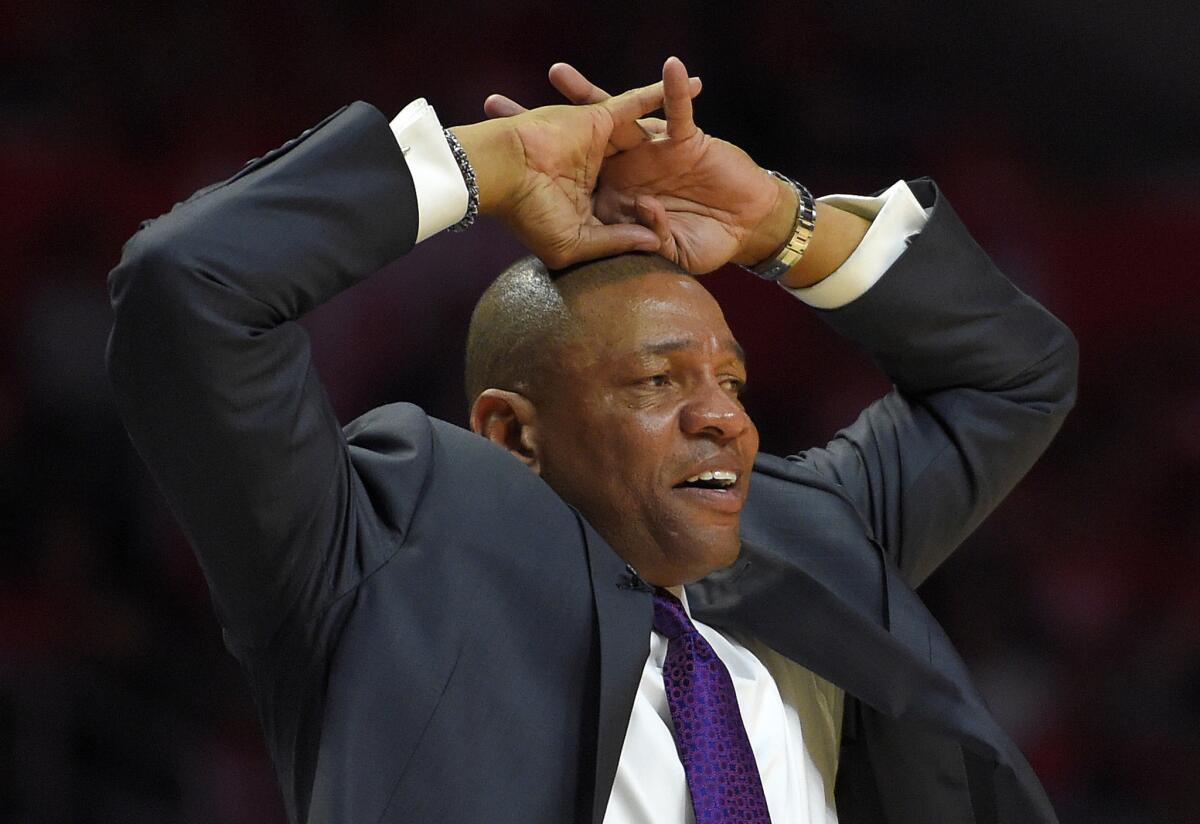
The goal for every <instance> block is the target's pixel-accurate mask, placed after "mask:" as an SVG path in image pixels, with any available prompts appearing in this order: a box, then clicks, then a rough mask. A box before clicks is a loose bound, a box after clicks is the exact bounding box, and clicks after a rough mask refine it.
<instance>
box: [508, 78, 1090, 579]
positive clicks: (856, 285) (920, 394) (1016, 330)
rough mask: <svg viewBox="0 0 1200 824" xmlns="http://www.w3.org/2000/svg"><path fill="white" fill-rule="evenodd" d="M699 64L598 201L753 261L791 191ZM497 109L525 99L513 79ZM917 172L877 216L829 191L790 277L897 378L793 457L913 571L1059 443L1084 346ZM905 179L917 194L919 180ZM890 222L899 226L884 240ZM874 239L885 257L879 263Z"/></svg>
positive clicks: (788, 218)
mask: <svg viewBox="0 0 1200 824" xmlns="http://www.w3.org/2000/svg"><path fill="white" fill-rule="evenodd" d="M686 77H687V74H686V70H685V69H684V67H683V65H682V63H679V61H677V60H674V59H672V60H671V61H668V63H667V65H666V66H665V67H664V73H663V80H664V84H665V100H666V107H665V108H666V118H665V120H642V121H640V122H641V125H642V127H643V129H644V130H645V131H647V132H648V133H650V134H653V135H654V136H655V138H656V139H654V140H652V141H650V142H648V143H646V144H643V145H641V146H638V147H636V148H635V149H633V150H632V151H630V152H627V153H626V154H623V155H621V156H620V157H618V158H615V159H614V160H613V161H612V162H610V163H608V164H606V166H605V169H604V172H603V174H602V175H601V186H600V189H599V191H598V193H597V196H596V200H597V211H598V212H599V213H600V214H601V215H603V216H605V217H606V219H611V220H631V221H637V222H640V223H642V224H644V225H646V226H649V227H651V228H653V229H654V230H655V232H656V234H658V236H659V238H660V240H661V242H662V248H661V250H660V252H659V254H662V255H663V256H665V257H669V258H671V259H673V260H675V261H676V262H677V263H679V264H680V265H681V266H684V267H685V268H687V269H688V270H689V271H692V272H695V273H697V274H700V273H704V272H707V271H711V270H713V269H715V268H717V267H719V266H721V265H723V264H725V263H726V262H729V261H732V262H734V263H739V264H742V265H753V264H756V263H758V262H760V261H763V260H764V259H767V258H769V257H771V256H772V255H773V254H774V253H775V251H776V250H777V249H779V248H780V247H781V246H782V245H783V243H784V241H785V240H787V238H788V236H789V234H790V232H791V229H792V225H793V222H794V219H795V215H796V205H795V204H796V200H795V197H794V194H792V191H791V189H790V187H788V186H787V185H785V184H783V183H781V182H780V181H778V180H777V179H776V178H773V177H770V176H769V175H768V174H767V173H766V172H765V171H764V170H762V169H761V168H759V167H758V165H757V164H755V163H754V161H753V160H752V159H751V158H750V157H749V156H748V155H747V154H746V153H745V152H743V151H742V150H741V149H739V148H738V147H736V146H733V145H731V144H729V143H726V142H725V141H721V140H718V139H715V138H712V137H711V136H708V135H705V134H704V133H703V132H702V131H701V130H700V129H699V128H698V127H697V126H696V125H695V123H694V122H693V119H692V106H691V99H690V97H688V96H687V95H685V94H684V93H683V92H684V86H683V81H684V79H685V78H686ZM550 79H551V82H552V83H553V85H554V86H555V87H556V88H557V89H558V90H559V91H560V92H562V93H563V94H564V95H565V96H566V97H567V98H568V99H569V100H572V101H573V102H575V103H578V104H587V103H594V102H596V101H600V100H604V99H606V97H607V95H606V93H605V92H604V91H603V90H602V89H600V88H599V87H597V86H595V85H593V84H592V83H591V82H589V81H588V80H587V79H586V78H584V76H583V75H582V74H580V73H579V72H578V71H577V70H575V69H573V68H572V67H570V66H567V65H565V64H556V65H555V66H554V67H553V68H552V69H551V71H550ZM487 109H488V113H489V114H492V115H505V114H511V113H514V112H519V111H521V110H522V109H521V107H520V106H519V105H518V104H516V103H515V102H513V101H511V100H509V99H507V98H503V97H500V96H495V97H493V98H490V99H489V101H488V105H487ZM912 188H913V190H914V192H915V194H916V195H917V198H918V199H919V201H920V205H919V206H918V205H916V204H915V203H913V204H912V207H911V208H912V209H914V210H916V213H917V217H916V220H915V221H909V222H908V223H907V224H905V223H904V221H888V222H889V223H895V224H897V225H903V226H906V227H907V228H902V229H898V228H897V226H896V225H892V226H889V227H888V228H886V229H885V228H884V226H883V225H882V224H881V225H880V226H879V227H877V229H876V231H875V232H874V233H873V234H872V233H870V232H869V230H870V229H871V228H872V226H873V224H872V223H871V221H870V220H869V219H867V218H866V217H864V216H862V215H860V214H855V213H854V212H853V211H849V210H846V209H842V208H837V207H835V206H833V205H831V204H828V203H820V202H818V203H817V220H816V230H815V232H814V234H813V236H812V240H811V242H810V243H809V246H808V249H807V251H806V252H805V254H804V256H803V257H802V258H801V260H800V262H799V263H798V264H797V265H795V266H793V267H792V269H791V270H789V271H788V272H787V273H786V274H785V275H783V277H782V278H781V279H780V281H779V282H780V283H781V285H783V286H785V287H788V288H791V289H794V290H798V291H797V292H796V294H797V296H798V297H801V299H804V300H806V301H808V302H810V303H813V304H814V305H815V306H817V307H819V308H821V309H822V312H821V314H822V317H823V319H825V320H826V321H827V322H828V323H830V325H832V326H833V327H834V328H835V329H837V330H838V331H839V332H841V333H842V334H843V335H845V336H846V337H848V338H850V339H851V340H853V341H855V342H856V343H858V344H859V345H861V346H863V347H864V348H866V349H867V351H869V352H870V353H871V355H872V356H873V357H874V359H875V360H876V362H877V363H878V364H879V365H880V367H881V368H882V369H883V370H884V371H885V372H886V373H887V375H888V376H889V377H890V378H891V379H892V381H893V382H894V383H895V386H896V389H895V390H894V391H893V392H891V393H890V394H888V395H887V396H886V397H884V398H882V399H881V400H879V401H877V402H876V403H874V404H872V405H871V406H870V407H868V408H867V409H866V410H864V412H863V413H862V414H861V416H860V417H859V418H858V420H857V421H855V423H854V424H853V425H851V426H850V427H848V428H847V429H845V430H844V431H842V432H841V433H839V434H838V435H837V437H836V438H835V439H834V440H833V441H832V442H831V443H830V444H829V445H828V446H826V447H825V448H821V449H811V450H808V451H806V452H803V453H800V454H799V455H796V456H794V457H793V458H792V460H794V461H797V462H800V463H802V464H804V465H806V466H807V467H809V468H811V469H813V470H814V471H816V472H818V473H820V474H821V475H823V476H825V477H826V478H830V479H832V480H834V481H835V482H837V483H838V484H839V485H840V486H841V488H842V489H843V490H844V492H845V493H846V494H847V496H848V497H850V498H851V500H852V501H853V502H854V504H855V506H856V508H857V509H858V511H859V513H860V514H861V516H862V518H863V521H864V526H865V528H866V529H867V530H868V531H869V532H870V533H871V534H872V536H873V537H875V538H876V539H877V540H878V541H879V542H880V544H881V545H882V546H883V547H884V549H885V550H886V551H887V552H888V554H889V555H890V556H891V557H892V559H893V560H894V561H895V562H896V563H897V564H898V565H899V567H900V569H901V571H902V572H903V574H904V575H905V578H906V579H907V580H908V582H909V583H910V584H913V585H916V584H918V583H920V582H921V581H922V580H924V579H925V578H926V577H927V576H928V575H929V573H930V572H932V571H933V570H934V569H935V568H936V567H937V566H938V564H940V563H941V562H942V561H943V560H945V558H946V557H947V556H948V555H949V554H950V552H952V551H953V550H954V548H955V547H957V546H958V545H959V543H961V541H962V540H963V539H964V538H965V537H966V536H967V535H968V534H970V532H971V531H972V530H973V529H974V528H975V527H976V526H978V524H979V522H980V521H981V520H982V519H983V518H984V517H985V516H986V515H987V514H988V513H989V512H991V510H992V509H994V508H995V506H996V505H997V504H998V503H999V502H1000V501H1001V500H1002V499H1003V498H1004V496H1005V495H1006V494H1007V493H1008V492H1009V491H1010V490H1011V489H1012V488H1013V486H1014V485H1015V484H1016V483H1017V481H1018V480H1020V478H1021V477H1022V476H1023V475H1024V474H1025V473H1026V472H1027V471H1028V470H1029V468H1030V467H1031V466H1032V464H1033V462H1034V461H1035V460H1036V459H1037V457H1038V456H1039V455H1040V454H1041V453H1042V452H1043V451H1044V450H1045V448H1046V446H1047V445H1048V444H1049V442H1050V440H1051V439H1052V438H1053V436H1054V434H1055V433H1056V432H1057V431H1058V428H1059V427H1060V426H1061V424H1062V421H1063V418H1064V417H1065V415H1066V413H1067V412H1068V411H1069V410H1070V408H1071V406H1072V405H1073V403H1074V398H1075V379H1076V367H1077V364H1076V361H1077V351H1076V343H1075V340H1074V338H1073V336H1072V335H1071V333H1070V331H1069V330H1067V328H1066V327H1065V326H1063V324H1062V323H1060V322H1059V321H1058V320H1057V319H1056V318H1054V317H1053V316H1052V315H1051V314H1050V313H1049V312H1047V311H1046V310H1045V309H1044V308H1042V307H1041V306H1039V305H1038V304H1037V303H1036V302H1035V301H1033V300H1032V299H1030V298H1029V297H1028V296H1026V295H1024V294H1022V293H1021V292H1020V291H1019V290H1018V289H1016V288H1015V287H1014V286H1013V285H1012V284H1011V283H1010V282H1009V281H1008V280H1007V279H1005V278H1004V277H1003V275H1001V274H1000V273H999V272H998V271H997V270H996V268H995V266H994V265H993V264H992V263H991V261H990V260H989V259H988V257H987V255H986V254H985V253H984V252H983V251H982V250H980V249H979V247H978V246H977V245H976V244H975V243H974V241H973V240H972V239H971V237H970V235H969V234H968V233H967V231H966V229H965V228H964V227H963V226H962V224H961V223H960V222H959V220H958V218H957V217H956V216H955V215H954V212H953V210H952V209H951V208H950V206H949V204H947V203H946V202H945V199H944V198H942V197H941V196H940V195H939V194H938V191H937V189H936V187H935V186H934V185H933V184H932V183H931V182H929V181H919V182H915V183H914V184H913V186H912ZM897 194H898V195H900V196H903V197H905V198H908V199H909V200H910V201H911V195H910V194H909V193H908V191H907V189H904V188H903V187H900V191H899V192H898V193H897ZM897 205H903V204H901V203H899V201H897ZM922 208H924V209H926V210H928V219H927V220H926V215H925V214H924V212H923V211H922ZM897 231H900V232H901V234H899V235H898V236H897V235H896V234H895V233H896V232H897ZM883 232H890V233H892V235H893V236H892V237H890V238H886V239H882V240H881V237H880V234H881V233H883ZM909 235H911V237H909ZM888 247H890V248H888ZM863 257H869V258H871V259H872V260H873V261H874V263H873V264H872V265H874V266H875V267H877V269H878V271H875V272H874V273H872V274H870V276H869V277H863V274H864V267H863V266H862V265H861V259H862V258H863ZM851 268H855V269H857V273H856V274H855V275H854V276H851V277H847V275H848V271H849V269H851ZM866 268H867V269H870V268H871V265H868V266H867V267H866ZM848 280H849V281H851V283H850V285H847V281H848ZM814 287H816V288H814ZM831 307H836V308H831Z"/></svg>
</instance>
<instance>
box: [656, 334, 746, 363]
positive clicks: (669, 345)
mask: <svg viewBox="0 0 1200 824" xmlns="http://www.w3.org/2000/svg"><path fill="white" fill-rule="evenodd" d="M699 348H700V344H699V343H697V342H696V341H693V340H664V341H660V342H659V343H649V344H646V345H645V346H643V347H642V349H641V352H642V354H645V355H669V354H671V353H672V352H678V351H680V350H681V349H699ZM725 348H726V349H732V350H733V353H734V354H735V355H736V356H737V359H738V360H740V361H741V362H742V363H745V362H746V350H745V349H743V348H742V345H741V344H740V343H738V342H737V341H736V340H734V339H733V338H726V339H725Z"/></svg>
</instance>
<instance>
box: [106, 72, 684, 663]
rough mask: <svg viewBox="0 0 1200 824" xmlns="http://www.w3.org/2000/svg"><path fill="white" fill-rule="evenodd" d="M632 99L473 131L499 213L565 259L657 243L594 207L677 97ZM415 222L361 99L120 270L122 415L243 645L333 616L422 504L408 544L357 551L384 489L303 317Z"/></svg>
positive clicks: (141, 240)
mask: <svg viewBox="0 0 1200 824" xmlns="http://www.w3.org/2000/svg"><path fill="white" fill-rule="evenodd" d="M621 98H623V99H621V100H619V102H617V103H615V104H608V103H607V102H606V104H605V105H603V106H601V107H583V108H580V107H567V106H564V107H552V108H550V109H545V110H537V111H535V112H530V113H528V115H526V116H524V117H522V118H513V119H511V120H509V121H505V122H504V123H489V124H481V125H480V126H475V127H472V126H468V127H463V128H462V129H460V130H458V131H459V136H460V140H461V141H462V143H463V145H464V148H465V149H466V151H467V153H468V156H469V157H470V158H471V161H472V163H473V165H474V166H475V167H476V170H477V173H478V176H479V182H480V192H479V194H480V202H481V206H482V208H483V210H484V211H489V212H491V213H493V214H495V215H497V216H498V217H500V218H501V219H503V220H504V221H505V222H506V223H508V225H510V226H511V227H513V229H514V230H515V231H516V232H517V233H518V235H519V236H520V237H521V238H522V239H523V240H524V241H525V242H526V243H527V244H528V245H530V246H531V247H532V248H533V249H534V250H535V251H536V252H538V253H539V254H542V255H544V256H545V257H547V258H550V259H552V260H557V261H559V262H569V261H571V260H575V259H581V258H584V257H588V256H591V255H600V254H613V253H616V252H620V251H627V250H629V249H633V248H649V249H653V248H657V239H656V238H655V237H654V235H653V234H652V233H651V232H649V231H648V230H646V229H645V228H643V227H640V226H636V227H635V226H620V227H605V226H602V225H601V224H600V223H599V221H598V220H596V219H595V217H594V216H593V215H592V214H591V210H590V198H589V195H590V188H591V186H592V185H594V182H595V175H596V172H597V169H598V166H599V161H600V159H602V157H603V154H604V149H605V145H606V142H607V139H608V135H609V132H610V131H611V130H612V129H613V128H614V126H615V125H617V124H620V123H623V122H624V123H631V122H632V120H633V119H634V118H636V117H638V116H640V115H642V114H645V113H646V112H647V111H650V110H652V109H653V108H655V107H656V106H657V105H659V103H660V101H661V88H660V87H657V86H654V87H647V88H645V89H640V90H636V91H634V92H630V93H627V94H626V95H622V96H621ZM614 100H618V99H617V98H614ZM589 163H591V164H592V165H591V167H590V168H591V171H590V172H588V171H587V169H588V168H589V166H588V164H589ZM581 170H583V171H581ZM418 223H419V215H418V213H417V196H416V192H415V191H414V185H413V179H412V175H411V173H410V172H409V169H408V166H407V164H406V163H405V160H404V154H403V150H402V148H401V146H400V145H399V144H398V143H397V140H396V137H395V136H394V135H393V133H392V131H391V129H389V124H388V121H387V120H386V119H385V118H384V117H383V116H382V115H381V114H380V113H379V112H378V111H377V110H375V109H374V108H372V107H370V106H368V105H366V104H362V103H356V104H354V105H352V106H350V107H347V108H346V109H344V110H342V111H340V112H339V113H337V114H336V115H334V116H333V117H331V118H329V119H328V120H326V121H325V122H323V123H322V124H320V125H319V126H318V127H316V128H314V129H312V130H310V131H308V132H306V133H305V134H303V135H301V136H300V137H299V138H297V139H296V140H293V141H291V142H289V143H288V144H285V145H284V146H283V147H281V148H279V149H277V150H275V151H273V152H271V153H269V154H268V155H266V156H264V157H263V158H261V159H259V160H256V161H253V162H252V163H250V164H248V165H247V166H246V167H245V168H243V169H242V170H241V171H240V172H238V173H237V174H236V175H235V176H234V177H233V178H231V179H229V180H227V181H225V182H223V183H220V184H217V185H216V186H213V187H210V188H208V189H205V190H202V191H201V192H199V193H197V194H196V195H195V196H193V197H192V198H191V199H189V200H187V201H186V202H184V203H182V204H179V205H178V206H176V207H175V208H174V209H173V210H172V211H171V212H170V213H168V214H167V215H164V216H163V217H161V218H158V219H157V220H153V221H149V222H147V223H146V224H144V225H143V227H142V228H141V229H140V230H139V232H138V233H137V234H136V235H134V237H133V238H132V239H131V240H130V241H129V242H128V243H127V244H126V247H125V249H124V251H123V255H122V259H121V262H120V263H119V265H118V266H117V267H116V268H115V269H114V270H113V272H112V274H111V275H110V278H109V287H110V291H111V296H112V302H113V307H114V313H115V321H114V326H113V330H112V335H111V338H110V341H109V350H108V365H109V371H110V375H111V378H112V382H113V386H114V388H115V392H116V396H117V401H118V404H119V406H120V410H121V413H122V416H123V418H124V420H125V423H126V426H127V428H128V430H129V433H130V437H131V438H132V440H133V442H134V444H135V446H136V447H137V448H138V451H139V452H140V453H141V454H142V456H143V458H144V459H145V460H146V462H147V464H148V465H149V467H150V470H151V472H152V474H153V475H154V477H155V479H156V481H157V482H158V483H159V485H160V486H161V487H162V489H163V490H164V492H165V494H166V497H167V500H168V502H169V504H170V506H171V508H172V510H173V511H174V513H175V514H176V516H177V517H178V519H179V520H180V522H181V524H182V526H183V528H184V531H185V533H186V534H187V536H188V538H189V540H190V542H191V543H192V546H193V548H194V549H195V551H196V553H197V555H198V557H199V559H200V563H201V566H202V567H203V569H204V572H205V574H206V577H207V578H208V581H209V584H210V588H211V590H212V594H213V600H214V603H215V606H216V608H217V611H218V614H219V617H220V619H221V621H222V624H223V625H224V627H225V628H226V630H227V631H228V632H229V633H230V634H231V635H232V636H233V637H234V638H236V639H237V640H238V641H239V642H241V643H263V642H265V641H267V640H269V639H270V638H271V637H272V635H273V634H274V632H275V630H276V629H277V628H278V625H279V622H280V621H281V620H282V617H283V616H284V615H285V614H286V613H287V612H288V610H289V609H292V608H293V606H294V605H295V604H297V603H303V604H305V606H306V609H315V608H317V607H319V605H320V604H321V603H324V602H326V601H327V600H329V599H332V598H334V597H336V596H337V595H338V594H340V593H342V592H344V591H346V589H347V587H348V586H350V585H352V584H353V583H354V582H355V581H356V580H357V579H358V578H359V577H361V576H362V575H365V574H367V573H369V571H370V570H371V569H373V568H375V567H377V566H378V565H379V564H381V563H383V562H384V561H385V560H386V557H387V556H386V554H387V553H388V552H390V551H392V550H394V549H395V547H396V546H398V545H399V539H400V536H401V533H402V532H403V530H404V528H405V526H406V523H407V519H408V518H409V517H410V516H411V509H410V510H408V511H407V512H389V513H388V515H389V518H388V519H387V523H385V524H384V525H383V528H384V529H385V530H387V531H390V533H391V536H392V537H393V538H394V540H392V541H388V540H373V541H361V542H358V544H357V551H356V552H349V551H347V548H348V547H350V546H353V545H354V544H353V541H354V540H355V537H354V533H355V530H356V529H357V528H358V527H361V526H362V523H363V520H362V516H363V514H364V513H363V512H359V511H356V507H357V506H359V504H360V503H361V504H362V505H363V506H369V495H368V494H367V493H366V492H365V491H364V490H362V489H360V488H359V486H358V481H357V479H356V477H355V476H354V474H353V471H352V469H351V466H350V462H349V457H348V452H347V446H346V443H345V441H344V439H343V436H342V433H341V429H340V426H339V424H338V421H337V420H336V418H335V416H334V414H333V410H332V408H331V406H330V404H329V401H328V399H327V398H326V396H325V392H324V389H323V388H322V386H321V384H320V381H319V379H318V377H317V375H316V374H315V372H314V369H313V365H312V358H311V353H310V350H309V342H308V339H307V335H306V334H305V332H304V330H303V329H302V328H301V327H300V326H299V325H298V324H297V323H295V321H296V319H298V318H300V317H301V316H303V315H304V314H305V313H306V312H308V311H309V310H311V309H312V308H314V307H316V306H317V305H319V304H321V303H322V302H324V301H325V300H328V299H329V298H331V297H332V296H334V295H336V294H337V293H338V292H340V291H341V290H343V289H346V288H348V287H350V286H352V285H354V284H355V283H357V282H359V281H361V280H363V279H365V278H366V277H367V276H368V275H370V274H371V273H373V272H374V271H376V270H377V269H379V268H381V267H382V266H383V265H385V264H387V263H389V262H391V261H392V260H394V259H396V258H397V257H399V256H401V255H403V254H404V253H405V252H406V251H408V249H409V248H410V247H411V246H412V244H413V242H414V239H415V237H416V235H417V227H418ZM411 434H412V437H413V438H414V439H415V440H414V442H413V443H411V444H406V445H404V446H406V447H407V448H401V447H400V446H399V445H398V446H397V449H396V450H395V451H394V452H393V453H392V457H393V458H394V461H393V469H394V479H395V483H396V484H398V485H402V486H404V487H405V489H406V490H407V494H405V495H403V496H402V497H403V499H404V500H406V501H408V502H409V503H410V504H411V506H413V507H415V505H416V502H417V499H418V497H419V494H420V489H421V481H422V479H423V477H424V473H425V469H426V464H427V461H428V459H429V455H428V449H427V448H426V447H427V444H426V443H424V442H422V441H420V438H421V436H422V434H423V431H421V430H419V429H418V430H414V432H413V433H411ZM398 497H401V496H398Z"/></svg>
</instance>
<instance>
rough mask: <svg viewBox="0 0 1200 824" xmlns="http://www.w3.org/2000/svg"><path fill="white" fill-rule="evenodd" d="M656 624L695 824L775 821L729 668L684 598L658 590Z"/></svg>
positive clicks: (672, 719)
mask: <svg viewBox="0 0 1200 824" xmlns="http://www.w3.org/2000/svg"><path fill="white" fill-rule="evenodd" d="M654 629H655V631H656V632H660V633H662V634H663V635H665V636H666V637H667V658H666V661H664V662H663V685H664V686H665V687H666V690H667V704H668V705H669V706H670V707H671V723H672V724H673V725H674V727H675V748H676V749H677V750H678V751H679V760H680V761H682V762H683V772H684V774H685V775H686V776H687V783H688V790H689V791H690V792H691V794H692V809H693V810H695V812H696V824H734V822H736V824H770V821H771V816H770V814H769V813H768V812H767V799H766V796H764V795H763V788H762V779H761V778H760V777H759V774H758V764H757V763H755V761H754V751H753V750H751V749H750V740H749V739H748V738H746V728H745V727H744V726H743V725H742V714H741V713H740V712H738V704H737V696H736V695H735V694H734V691H733V681H732V680H730V678H729V671H728V670H727V669H725V665H724V664H722V663H721V659H720V658H718V657H717V654H716V653H715V652H713V648H712V647H711V646H710V645H709V643H708V641H706V640H704V636H702V635H701V634H700V633H699V632H697V631H696V628H695V627H694V626H693V625H692V622H691V619H689V618H688V616H687V612H685V611H684V609H683V604H681V603H679V599H677V598H676V597H675V596H674V595H672V594H671V593H669V592H667V591H666V590H664V589H661V588H657V587H656V588H655V590H654Z"/></svg>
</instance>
